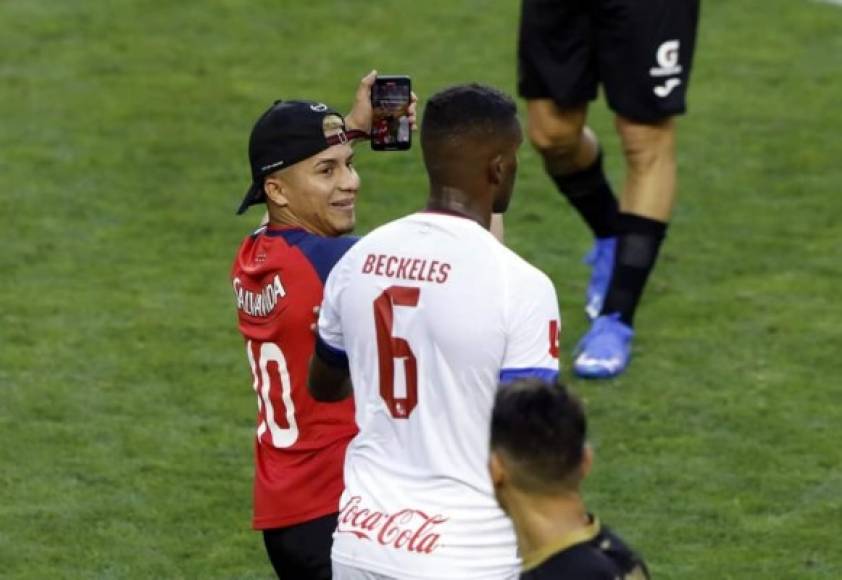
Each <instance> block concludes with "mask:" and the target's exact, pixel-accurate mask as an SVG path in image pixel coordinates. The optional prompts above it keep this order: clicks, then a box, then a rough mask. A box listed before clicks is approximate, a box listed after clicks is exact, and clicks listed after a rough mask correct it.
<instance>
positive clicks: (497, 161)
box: [488, 155, 505, 185]
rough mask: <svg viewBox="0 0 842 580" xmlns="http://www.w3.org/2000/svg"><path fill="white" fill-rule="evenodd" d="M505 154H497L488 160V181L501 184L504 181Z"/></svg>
mask: <svg viewBox="0 0 842 580" xmlns="http://www.w3.org/2000/svg"><path fill="white" fill-rule="evenodd" d="M504 172H505V171H504V167H503V156H502V155H496V156H494V157H492V158H491V160H490V161H489V162H488V182H489V183H491V184H492V185H500V184H501V183H503V174H504Z"/></svg>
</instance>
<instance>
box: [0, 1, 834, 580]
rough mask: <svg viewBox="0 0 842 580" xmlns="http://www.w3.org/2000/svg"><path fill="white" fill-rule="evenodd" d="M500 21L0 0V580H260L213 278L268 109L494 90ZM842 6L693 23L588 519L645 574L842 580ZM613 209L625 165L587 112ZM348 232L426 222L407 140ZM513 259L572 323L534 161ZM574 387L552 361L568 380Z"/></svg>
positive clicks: (577, 300)
mask: <svg viewBox="0 0 842 580" xmlns="http://www.w3.org/2000/svg"><path fill="white" fill-rule="evenodd" d="M516 22H517V3H516V2H504V1H502V0H496V1H491V0H487V1H480V0H470V1H466V2H458V3H454V2H445V1H444V0H429V1H427V2H415V3H405V2H397V1H395V0H387V1H384V2H376V3H374V2H365V1H362V0H349V1H344V2H308V3H304V2H280V3H279V2H267V1H265V0H264V1H257V2H245V1H244V0H226V1H222V2H207V3H198V2H163V1H160V0H144V1H141V0H135V1H129V0H115V1H113V2H107V3H94V2H83V1H80V0H77V1H67V2H62V3H57V2H46V1H44V0H30V1H27V2H5V3H2V4H0V87H2V88H0V192H2V193H0V219H2V222H0V223H2V226H3V227H2V228H0V241H2V248H3V252H2V254H0V345H2V348H0V442H2V445H0V576H2V577H8V578H32V579H40V578H46V577H56V578H86V579H87V578H200V577H201V578H270V577H271V576H272V574H271V570H270V568H269V565H268V563H267V561H266V558H265V556H264V554H263V549H262V545H261V541H260V537H259V535H257V534H255V533H254V532H252V531H250V529H249V521H250V501H251V495H250V494H251V470H252V447H251V445H252V433H253V428H254V425H253V421H254V410H255V402H254V400H253V394H252V391H251V388H250V379H249V373H248V367H247V363H246V359H245V356H244V353H243V348H242V343H241V339H240V338H239V336H238V335H237V332H236V328H235V317H234V308H233V305H232V301H231V294H230V288H229V286H228V281H227V273H228V268H229V266H230V261H231V259H232V258H233V255H234V252H235V250H236V247H237V244H238V243H239V241H240V239H241V238H242V237H243V236H244V235H245V234H246V233H247V232H248V231H249V230H250V228H251V227H252V226H253V225H254V224H255V223H256V221H257V220H258V219H259V216H258V215H257V213H254V214H248V215H247V216H246V217H239V218H238V217H236V216H234V209H235V208H236V206H237V204H238V202H239V199H240V197H241V195H242V194H243V193H244V191H245V189H246V186H247V184H248V179H249V178H248V168H247V161H246V142H247V137H248V132H249V130H250V128H251V125H252V122H253V120H254V119H255V118H256V116H257V115H258V114H259V113H260V112H261V111H262V110H263V109H264V108H265V107H266V105H267V104H268V103H269V102H271V101H272V100H273V99H275V98H280V97H282V98H295V97H304V98H318V99H321V100H324V101H327V102H329V103H331V104H334V105H335V106H337V107H339V108H340V109H342V110H345V109H347V107H348V106H349V105H350V101H351V96H352V91H353V89H354V87H355V86H356V82H357V80H358V78H359V77H360V76H362V75H363V74H364V73H365V72H367V71H368V70H369V69H370V68H377V69H378V70H379V71H381V72H382V73H384V74H389V73H405V74H409V75H411V76H412V77H413V83H414V88H415V90H416V92H418V94H419V96H420V97H421V100H422V105H423V101H424V98H425V96H427V95H429V94H431V93H432V92H434V91H436V90H438V89H440V88H442V87H444V86H446V85H448V84H452V83H457V82H464V81H468V80H477V81H481V82H486V83H491V84H494V85H496V86H499V87H501V88H504V89H505V90H507V91H509V92H510V93H513V92H514V85H515V38H516ZM840 54H842V9H840V8H839V7H836V6H833V5H828V4H820V3H814V2H795V1H792V0H789V1H785V0H767V1H763V2H761V1H760V0H739V1H737V0H731V1H728V2H723V1H721V0H708V1H706V2H704V3H703V18H702V25H701V32H700V38H699V46H698V50H697V60H696V64H695V70H694V74H693V78H692V82H691V90H690V114H689V115H688V116H687V117H686V118H684V119H683V120H682V121H681V124H680V202H679V206H678V209H677V211H676V214H675V219H674V222H673V226H672V228H671V230H670V234H669V238H668V241H667V243H666V245H665V247H664V250H663V252H662V259H661V261H660V264H659V267H658V269H657V270H656V272H655V274H654V276H653V278H652V279H651V280H650V284H649V288H648V290H647V293H646V296H645V299H644V303H643V306H642V308H641V310H640V312H639V314H638V317H637V328H638V337H637V339H636V342H635V349H634V361H633V364H632V366H631V368H630V370H629V371H628V373H627V374H625V375H624V376H623V377H621V378H620V379H618V380H615V381H610V382H601V383H585V382H580V381H575V380H571V383H572V386H573V387H574V388H575V389H576V390H577V391H578V392H579V393H580V394H582V395H583V396H584V398H585V399H586V400H587V403H588V406H589V412H590V416H591V429H592V438H593V441H594V443H595V446H596V451H597V464H596V468H595V471H594V473H593V476H592V478H591V479H590V480H589V482H588V484H587V497H588V500H589V503H590V505H591V508H592V509H593V510H594V511H595V512H597V513H598V514H599V515H600V516H601V517H602V519H603V520H604V521H606V522H608V523H609V524H610V525H612V526H613V527H614V528H615V529H617V530H618V531H619V532H620V533H621V534H622V535H624V536H625V537H626V538H627V539H628V540H629V541H630V542H631V543H632V544H633V545H634V546H636V547H637V548H638V549H639V550H640V551H641V552H643V554H644V555H645V556H646V558H647V560H648V561H649V563H650V566H651V568H652V570H653V572H654V575H655V577H657V578H697V579H700V580H701V579H710V578H733V579H746V578H751V579H755V578H769V579H783V578H786V579H789V578H839V577H842V546H840V540H839V537H840V534H842V451H841V450H840V446H839V443H840V441H842V404H840V403H842V381H840V376H842V363H840V347H841V346H842V342H840V339H839V327H840V323H842V310H840V307H839V304H840V299H839V286H840V283H842V227H840V225H839V220H840V216H842V196H840V184H842V169H840V164H839V159H840V158H842V141H840V139H839V135H840V134H842V112H840V111H842V109H840V108H839V103H840V100H842V85H840V83H839V59H838V55H840ZM591 119H592V124H593V126H594V127H595V129H596V130H597V132H598V133H599V135H600V136H601V137H602V141H603V144H604V146H605V148H606V151H607V163H608V167H609V170H610V173H611V176H612V178H613V181H614V183H615V185H617V186H619V185H620V183H621V179H622V163H621V157H620V155H619V151H618V147H617V141H616V138H615V137H614V136H613V129H612V125H611V117H610V114H609V113H608V111H607V110H606V109H605V107H604V105H603V104H601V103H597V104H596V105H594V107H593V109H592V116H591ZM358 167H359V168H360V172H361V175H362V177H363V192H362V198H361V202H360V209H359V215H360V231H361V232H365V231H367V230H369V229H371V228H372V227H374V226H375V225H377V224H379V223H382V222H383V221H385V220H388V219H391V218H394V217H397V216H399V215H402V214H405V213H407V212H410V211H412V210H414V209H416V208H418V207H419V206H420V205H421V203H422V200H423V199H424V196H425V193H426V187H425V179H424V175H423V170H422V167H421V163H420V157H419V151H418V149H417V147H416V148H415V149H414V150H413V151H412V152H410V153H409V154H403V155H401V154H375V153H372V152H370V151H367V150H366V149H364V148H363V147H360V148H359V152H358ZM507 226H508V229H507V237H508V243H509V245H510V246H512V247H513V248H514V249H515V250H517V251H518V252H520V253H521V254H522V255H524V256H525V257H526V258H528V259H529V260H530V261H532V262H533V263H535V264H536V265H537V266H539V267H540V268H542V269H543V270H545V271H546V272H548V273H549V275H550V276H551V277H552V279H553V280H554V282H555V283H556V286H557V289H558V293H559V298H560V300H561V308H562V314H563V316H564V318H565V330H564V337H563V345H564V349H565V352H567V353H569V352H570V350H571V349H572V348H573V346H574V345H575V342H576V340H578V338H579V336H580V335H581V334H582V333H583V332H584V330H585V329H586V323H585V321H584V315H583V314H582V311H581V306H582V298H583V294H584V286H585V281H586V276H587V270H586V269H585V267H584V266H583V265H582V264H581V261H580V258H581V256H582V255H583V254H584V253H585V251H586V250H587V248H588V245H589V240H588V235H587V232H586V230H585V227H584V226H583V225H582V224H581V223H580V222H579V220H578V219H577V218H576V216H575V215H573V213H572V211H570V210H569V209H568V208H567V207H566V205H565V202H564V201H563V200H562V199H561V198H560V197H559V196H558V194H556V193H554V191H553V188H552V187H551V184H550V182H549V180H548V179H547V178H546V177H545V176H544V174H543V172H542V170H541V167H540V163H539V161H538V159H537V157H536V156H535V154H534V153H533V152H532V151H531V150H530V149H529V147H528V146H525V147H524V148H523V150H522V155H521V172H520V176H519V180H518V185H517V192H516V197H515V200H514V202H513V208H512V210H511V213H510V215H509V217H508V218H507ZM564 363H565V366H567V367H569V363H570V357H569V354H568V355H567V357H566V358H565V360H564Z"/></svg>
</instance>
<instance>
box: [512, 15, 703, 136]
mask: <svg viewBox="0 0 842 580" xmlns="http://www.w3.org/2000/svg"><path fill="white" fill-rule="evenodd" d="M699 1H700V0H523V3H522V9H521V19H520V38H519V41H518V68H519V71H518V92H519V93H520V95H521V96H522V97H524V98H526V99H545V98H550V99H553V100H554V101H555V102H556V104H558V105H559V106H560V107H562V108H565V107H567V108H570V107H578V106H581V105H583V104H585V103H587V102H588V101H591V100H593V99H595V98H596V95H597V86H598V85H599V84H600V83H601V84H602V86H603V89H604V90H605V95H606V98H607V100H608V105H609V106H610V107H611V109H612V110H614V112H616V113H618V114H620V115H622V116H624V117H628V118H630V119H633V120H636V121H640V122H644V123H648V122H656V121H659V120H662V119H665V118H667V117H670V116H672V115H676V114H680V113H683V112H684V111H685V110H686V104H685V96H686V93H687V84H688V82H689V80H690V66H691V63H692V61H693V50H694V48H695V44H696V27H697V25H698V20H699Z"/></svg>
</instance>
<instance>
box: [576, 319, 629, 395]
mask: <svg viewBox="0 0 842 580" xmlns="http://www.w3.org/2000/svg"><path fill="white" fill-rule="evenodd" d="M633 336H634V330H633V329H632V328H631V327H630V326H628V325H627V324H625V323H623V322H622V321H621V320H620V315H619V313H615V314H608V315H603V316H599V317H598V318H597V319H596V320H594V321H593V324H592V325H591V329H590V330H589V331H588V333H587V334H585V336H583V337H582V340H580V341H579V344H578V345H577V346H576V354H575V358H574V360H573V372H575V373H576V374H577V375H579V376H580V377H582V378H586V379H608V378H611V377H616V376H617V375H619V374H620V373H622V372H623V371H624V370H625V369H626V366H627V365H628V364H629V359H630V358H631V339H632V337H633Z"/></svg>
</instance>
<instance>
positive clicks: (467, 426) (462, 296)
mask: <svg viewBox="0 0 842 580" xmlns="http://www.w3.org/2000/svg"><path fill="white" fill-rule="evenodd" d="M559 329H560V320H559V313H558V304H557V300H556V294H555V289H554V288H553V285H552V283H551V282H550V280H549V278H548V277H547V276H546V275H545V274H543V273H542V272H540V271H539V270H538V269H536V268H534V267H533V266H531V265H529V264H528V263H527V262H525V261H524V260H523V259H521V258H520V257H518V256H517V255H516V254H514V253H513V252H512V251H510V250H509V249H507V248H506V247H505V246H503V245H502V244H500V243H499V242H498V241H497V240H496V239H494V237H493V236H492V235H491V234H490V233H488V232H487V231H486V230H485V229H483V228H482V227H481V226H480V225H478V224H477V223H476V222H474V221H472V220H469V219H466V218H463V217H459V216H455V215H450V214H442V213H431V212H423V213H417V214H414V215H410V216H408V217H405V218H402V219H399V220H396V221H394V222H391V223H389V224H386V225H384V226H382V227H380V228H378V229H376V230H375V231H373V232H371V233H370V234H369V235H367V236H365V237H363V238H362V239H361V240H360V241H359V242H358V243H357V244H356V245H355V246H354V247H353V248H351V250H349V251H348V253H347V254H346V255H345V256H344V257H343V258H342V259H341V260H340V261H339V262H338V263H337V264H336V266H335V267H334V269H333V271H332V272H331V274H330V276H329V278H328V280H327V284H326V286H325V293H324V302H323V304H322V309H321V313H320V317H319V341H320V342H321V343H322V345H321V347H322V348H326V349H328V350H329V351H332V352H333V353H334V354H335V355H336V356H338V357H341V356H342V354H343V353H344V354H345V355H347V358H348V361H349V367H350V372H351V379H352V382H353V385H354V399H355V403H356V420H357V424H358V426H359V429H360V431H359V434H358V435H357V437H356V438H355V439H354V440H353V441H352V442H351V444H350V446H349V447H348V452H347V456H346V459H345V486H346V489H345V493H344V495H343V497H342V500H341V505H340V515H339V523H338V527H337V531H336V534H335V535H334V547H333V554H332V555H333V559H334V560H336V561H338V562H341V563H343V564H346V565H349V566H355V567H358V568H362V569H365V570H371V571H373V572H378V573H380V574H387V575H391V576H394V577H397V578H461V579H466V578H483V579H493V578H514V577H517V575H518V565H519V560H518V557H517V553H516V545H515V536H514V531H513V529H512V526H511V522H510V521H509V519H508V518H507V517H506V516H505V514H504V513H503V512H502V511H501V510H500V508H499V507H498V505H497V503H496V501H495V499H494V495H493V487H492V484H491V480H490V476H489V474H488V454H489V428H490V427H489V425H490V417H491V408H492V404H493V402H494V395H495V392H496V390H497V388H498V384H499V382H500V381H501V380H502V381H504V382H505V381H507V380H512V379H514V378H517V377H520V376H539V377H543V378H546V379H548V380H554V379H555V377H556V376H557V374H558V334H559Z"/></svg>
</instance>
